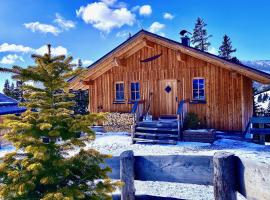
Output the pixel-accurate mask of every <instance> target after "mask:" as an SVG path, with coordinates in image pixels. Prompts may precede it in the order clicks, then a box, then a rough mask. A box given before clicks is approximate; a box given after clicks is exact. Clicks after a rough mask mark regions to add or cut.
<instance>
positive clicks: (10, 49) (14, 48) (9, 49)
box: [0, 43, 34, 53]
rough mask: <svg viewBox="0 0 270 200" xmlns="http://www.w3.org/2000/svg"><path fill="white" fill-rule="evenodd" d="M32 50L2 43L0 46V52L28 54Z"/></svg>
mask: <svg viewBox="0 0 270 200" xmlns="http://www.w3.org/2000/svg"><path fill="white" fill-rule="evenodd" d="M33 50H34V49H32V48H31V47H25V46H23V45H16V44H8V43H3V44H1V45H0V52H21V53H29V52H32V51H33Z"/></svg>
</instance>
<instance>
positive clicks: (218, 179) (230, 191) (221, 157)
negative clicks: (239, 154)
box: [213, 152, 237, 200]
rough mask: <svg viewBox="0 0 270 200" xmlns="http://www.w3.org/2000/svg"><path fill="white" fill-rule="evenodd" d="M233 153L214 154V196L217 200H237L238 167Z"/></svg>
mask: <svg viewBox="0 0 270 200" xmlns="http://www.w3.org/2000/svg"><path fill="white" fill-rule="evenodd" d="M235 163H236V160H235V156H234V154H232V153H227V152H217V153H215V154H214V158H213V164H214V195H215V200H236V199H237V197H236V174H235V173H236V167H235Z"/></svg>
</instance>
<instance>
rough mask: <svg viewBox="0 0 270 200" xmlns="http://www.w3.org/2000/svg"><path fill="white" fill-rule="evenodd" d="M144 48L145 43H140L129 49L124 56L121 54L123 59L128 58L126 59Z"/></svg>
mask: <svg viewBox="0 0 270 200" xmlns="http://www.w3.org/2000/svg"><path fill="white" fill-rule="evenodd" d="M144 47H145V43H144V42H141V43H139V44H138V45H137V46H135V47H134V48H133V49H131V50H130V51H128V52H126V53H125V54H123V57H125V58H128V57H130V56H131V55H133V54H134V53H136V52H138V51H139V50H141V49H142V48H144Z"/></svg>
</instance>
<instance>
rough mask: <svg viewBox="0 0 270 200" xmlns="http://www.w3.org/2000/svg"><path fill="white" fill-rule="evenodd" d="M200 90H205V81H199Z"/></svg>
mask: <svg viewBox="0 0 270 200" xmlns="http://www.w3.org/2000/svg"><path fill="white" fill-rule="evenodd" d="M199 89H204V79H200V80H199Z"/></svg>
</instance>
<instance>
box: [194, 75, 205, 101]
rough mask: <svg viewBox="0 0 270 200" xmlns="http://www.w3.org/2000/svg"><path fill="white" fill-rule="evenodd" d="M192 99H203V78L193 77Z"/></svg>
mask: <svg viewBox="0 0 270 200" xmlns="http://www.w3.org/2000/svg"><path fill="white" fill-rule="evenodd" d="M193 99H194V100H205V80H204V78H194V79H193Z"/></svg>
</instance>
